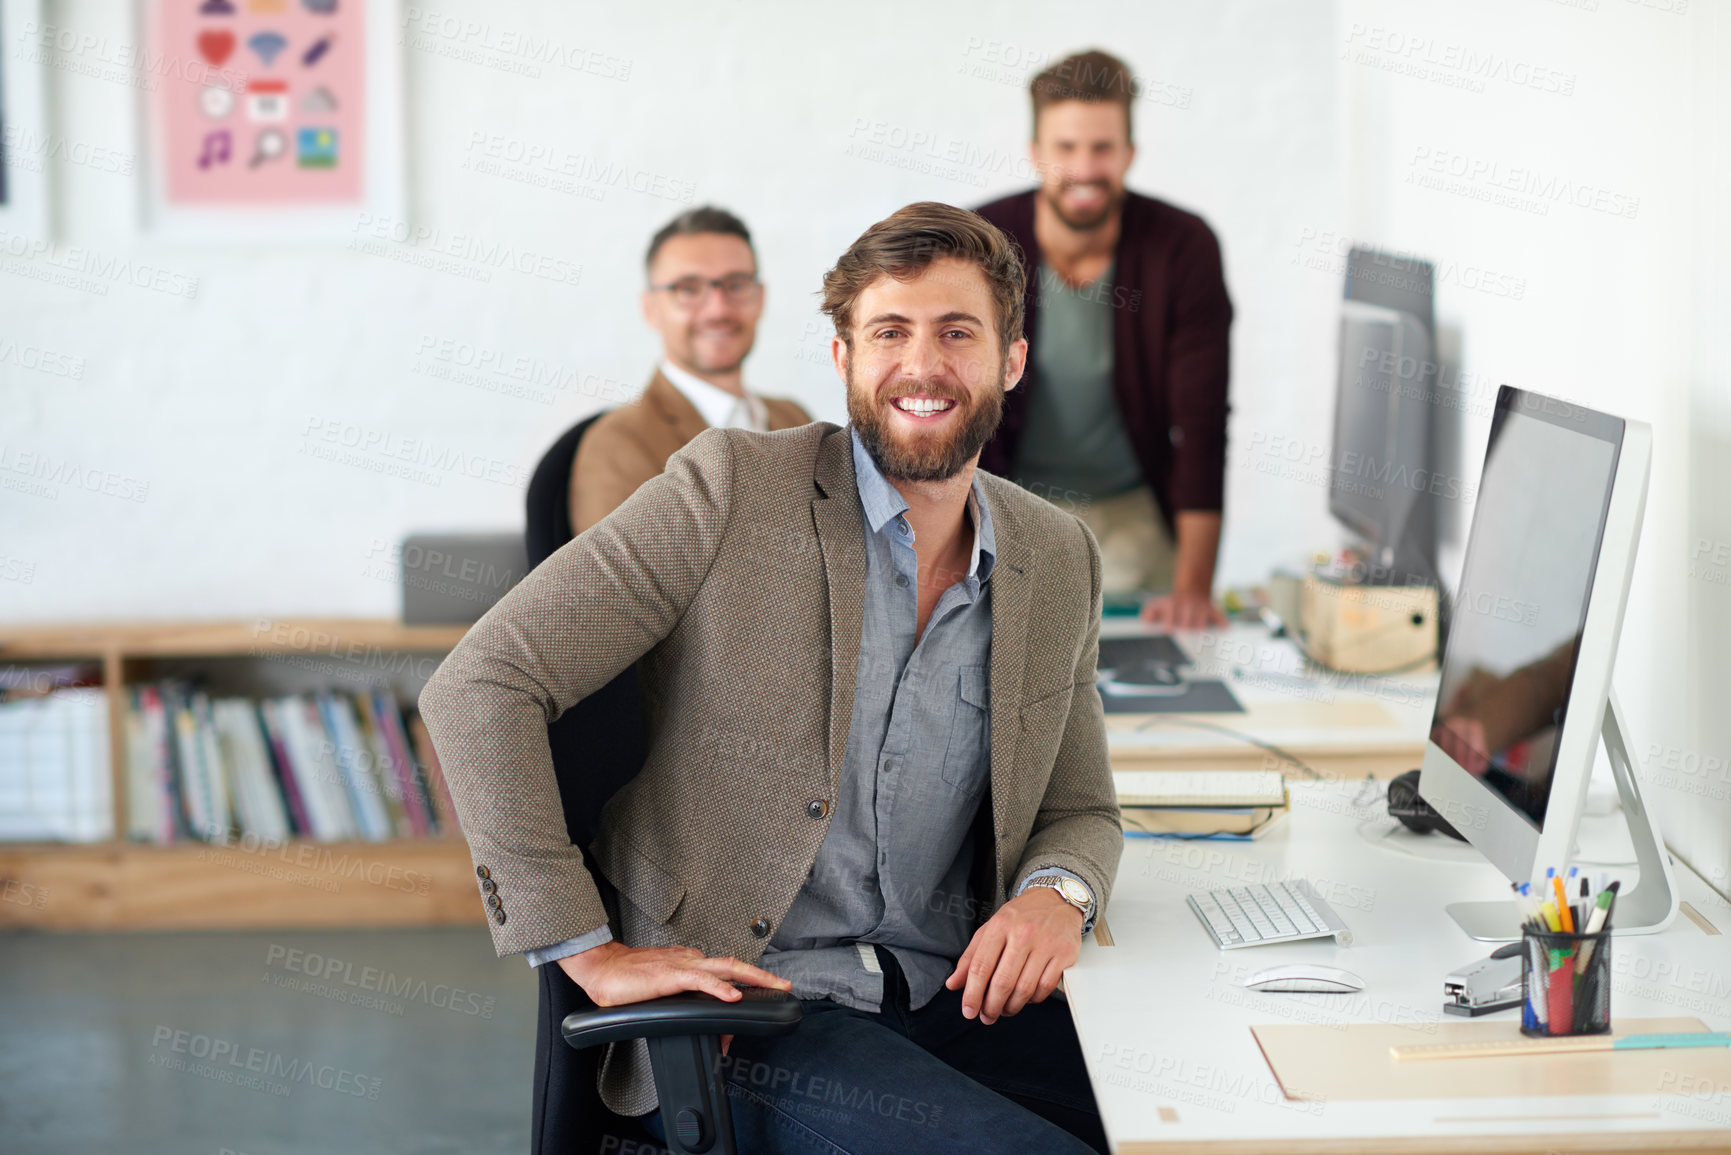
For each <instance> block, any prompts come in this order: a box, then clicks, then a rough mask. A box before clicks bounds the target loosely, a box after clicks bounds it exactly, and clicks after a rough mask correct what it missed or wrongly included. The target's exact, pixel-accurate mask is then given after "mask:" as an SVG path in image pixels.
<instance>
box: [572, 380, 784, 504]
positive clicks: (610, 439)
mask: <svg viewBox="0 0 1731 1155" xmlns="http://www.w3.org/2000/svg"><path fill="white" fill-rule="evenodd" d="M763 406H764V408H765V409H767V410H769V427H770V428H771V429H792V428H793V427H794V426H796V425H805V424H808V423H809V422H810V421H811V415H810V414H809V413H807V412H806V411H805V410H804V409H801V408H800V407H799V405H797V404H796V403H795V402H792V401H784V400H782V399H781V398H779V397H765V398H764V399H763ZM708 428H709V425H708V424H707V423H706V422H705V421H704V420H703V415H702V414H701V413H699V412H698V411H697V406H695V405H693V404H692V403H691V402H690V401H689V400H687V399H686V396H685V394H683V393H681V392H680V391H679V389H678V388H677V387H676V386H675V385H674V384H673V382H671V381H669V380H668V379H667V378H666V377H665V376H663V375H662V373H661V370H659V369H657V370H656V371H655V376H653V377H651V378H650V379H649V385H648V387H647V388H645V389H644V390H643V395H642V396H641V397H639V398H637V400H635V401H633V402H631V403H630V404H629V405H622V406H620V407H619V408H618V409H615V410H613V411H612V412H611V413H604V414H602V415H601V416H600V417H598V418H596V420H595V424H593V425H591V426H590V427H589V432H587V433H585V434H584V435H583V440H582V441H580V442H578V444H577V459H576V461H574V462H572V464H571V528H572V531H573V532H575V533H582V532H583V531H584V530H586V529H588V528H589V527H590V526H592V525H594V524H595V523H596V522H598V521H600V520H601V519H602V518H604V517H606V516H607V515H608V514H610V513H612V512H613V511H614V510H616V509H618V508H619V507H620V506H621V505H622V504H624V502H625V499H626V498H628V497H630V496H631V495H632V494H633V493H636V492H637V487H638V486H640V485H642V484H643V483H644V482H645V481H648V480H649V479H650V478H651V477H654V476H655V475H656V474H658V473H660V472H661V471H662V470H663V469H666V468H667V459H668V458H669V457H672V456H673V455H674V454H675V453H678V452H679V451H680V450H681V449H683V448H684V447H685V446H686V444H687V443H688V442H690V440H691V439H692V438H693V437H696V436H697V435H698V434H699V433H702V432H703V431H704V430H705V429H708Z"/></svg>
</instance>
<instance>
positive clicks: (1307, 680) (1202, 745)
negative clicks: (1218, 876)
mask: <svg viewBox="0 0 1731 1155" xmlns="http://www.w3.org/2000/svg"><path fill="white" fill-rule="evenodd" d="M1148 632H1150V631H1149V630H1148V629H1147V627H1145V626H1143V625H1141V623H1139V622H1137V621H1135V620H1133V619H1124V618H1107V619H1106V620H1105V622H1104V623H1103V625H1102V627H1101V637H1102V638H1110V637H1134V636H1138V635H1142V634H1146V633H1148ZM1172 637H1173V640H1174V641H1176V642H1177V643H1178V646H1179V648H1180V649H1182V650H1183V651H1184V652H1185V654H1186V655H1188V656H1189V657H1190V659H1191V660H1192V662H1193V665H1192V666H1191V667H1190V668H1189V669H1188V670H1187V671H1186V673H1187V674H1188V676H1190V677H1192V678H1216V679H1219V680H1221V681H1224V682H1225V683H1226V684H1227V685H1229V686H1230V687H1231V688H1232V692H1233V694H1235V695H1236V696H1237V698H1238V700H1239V703H1240V704H1241V705H1242V706H1244V709H1245V712H1244V713H1242V714H1152V715H1150V714H1108V715H1106V740H1107V742H1108V743H1109V744H1110V748H1111V751H1112V761H1113V764H1114V765H1115V766H1118V767H1119V768H1121V769H1126V770H1128V769H1156V768H1159V767H1162V766H1168V767H1182V768H1185V769H1204V768H1220V769H1229V768H1262V767H1266V768H1269V769H1273V768H1276V767H1281V768H1284V770H1285V771H1286V773H1287V776H1288V777H1289V778H1291V777H1303V776H1304V775H1303V772H1302V771H1301V770H1299V769H1298V768H1297V767H1295V766H1293V765H1292V764H1291V763H1285V762H1282V761H1281V760H1280V759H1279V758H1278V757H1277V756H1275V755H1273V754H1271V753H1268V752H1266V751H1264V750H1262V749H1259V748H1258V747H1257V746H1256V745H1254V743H1253V742H1252V741H1246V739H1252V740H1254V741H1256V742H1264V743H1270V744H1272V745H1274V746H1278V747H1280V748H1281V749H1282V750H1285V751H1287V752H1288V753H1290V754H1292V755H1293V756H1295V757H1297V758H1300V759H1302V760H1303V761H1304V762H1305V763H1306V764H1307V765H1310V766H1312V767H1313V768H1315V769H1316V770H1317V771H1318V772H1319V773H1321V774H1323V775H1325V776H1328V777H1340V778H1362V777H1364V776H1365V775H1366V774H1367V773H1369V774H1374V775H1375V776H1376V777H1378V778H1389V777H1393V776H1394V775H1395V774H1400V773H1403V772H1405V771H1407V770H1411V769H1413V768H1415V767H1416V766H1418V764H1419V762H1420V760H1421V759H1422V757H1423V752H1424V742H1425V735H1426V733H1427V732H1428V730H1429V729H1430V721H1431V710H1432V707H1433V706H1434V704H1435V702H1436V688H1437V674H1436V672H1435V671H1434V670H1432V671H1429V672H1425V673H1419V674H1410V675H1401V676H1392V677H1381V678H1366V677H1360V676H1355V675H1345V674H1329V673H1327V672H1325V671H1319V670H1317V669H1316V668H1315V667H1313V666H1309V665H1308V664H1307V663H1306V662H1305V661H1304V660H1303V658H1302V657H1301V656H1300V654H1299V652H1298V649H1297V647H1295V646H1294V645H1293V644H1292V643H1291V642H1290V641H1286V640H1284V639H1276V638H1271V637H1269V635H1268V630H1267V629H1265V628H1264V627H1262V626H1260V625H1249V624H1233V625H1230V626H1227V627H1226V628H1225V629H1220V630H1196V631H1183V632H1178V633H1174V634H1173V635H1172Z"/></svg>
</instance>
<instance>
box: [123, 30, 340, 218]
mask: <svg viewBox="0 0 1731 1155" xmlns="http://www.w3.org/2000/svg"><path fill="white" fill-rule="evenodd" d="M362 5H363V0H151V3H149V4H147V5H145V9H146V11H147V12H148V13H149V19H150V21H151V27H150V34H151V49H150V51H149V53H147V54H146V56H145V58H144V60H143V62H142V63H143V66H144V69H145V71H146V73H147V75H149V76H151V77H153V78H154V80H155V83H154V84H153V85H147V86H146V87H147V89H149V88H154V89H155V100H156V111H157V116H158V118H159V123H160V125H161V134H160V139H161V141H162V147H163V149H164V155H163V156H162V158H161V168H162V172H163V175H164V196H165V200H166V203H168V204H170V205H174V206H179V207H187V206H195V205H207V206H215V205H249V206H268V205H296V206H330V205H340V204H345V203H359V202H360V201H361V200H362V196H363V180H362V178H363V173H362V168H363V166H364V162H365V159H366V139H365V133H366V111H367V110H366V105H365V101H366V43H365V32H366V21H365V20H364V18H363V17H364V15H365V13H364V11H363V10H362Z"/></svg>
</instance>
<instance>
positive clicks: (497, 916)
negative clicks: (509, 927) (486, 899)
mask: <svg viewBox="0 0 1731 1155" xmlns="http://www.w3.org/2000/svg"><path fill="white" fill-rule="evenodd" d="M493 921H494V922H496V923H498V924H499V925H500V926H504V925H505V912H504V911H503V910H495V911H494V912H493Z"/></svg>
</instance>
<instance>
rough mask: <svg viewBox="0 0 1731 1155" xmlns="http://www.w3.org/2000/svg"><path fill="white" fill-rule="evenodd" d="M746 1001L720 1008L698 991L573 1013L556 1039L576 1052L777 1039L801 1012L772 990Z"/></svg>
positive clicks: (745, 990)
mask: <svg viewBox="0 0 1731 1155" xmlns="http://www.w3.org/2000/svg"><path fill="white" fill-rule="evenodd" d="M740 994H742V995H743V996H744V997H743V998H741V999H740V1000H739V1001H738V1002H736V1003H728V1002H723V1001H722V1000H720V999H718V998H716V997H715V996H714V995H709V994H704V993H702V992H701V991H687V992H685V993H684V994H678V995H668V996H666V997H665V998H659V999H649V1000H647V1001H645V1002H641V1003H626V1004H624V1005H623V1006H617V1007H597V1008H596V1009H595V1010H592V1011H573V1012H572V1013H571V1014H568V1015H566V1016H565V1021H564V1022H563V1023H561V1024H560V1027H559V1033H560V1034H561V1035H563V1036H564V1038H565V1042H566V1044H567V1045H568V1046H571V1047H574V1048H576V1049H577V1050H582V1049H583V1048H585V1047H598V1046H601V1045H602V1044H603V1043H617V1042H623V1041H624V1040H627V1039H664V1038H671V1037H675V1036H680V1035H781V1034H786V1033H787V1032H788V1031H791V1030H793V1029H794V1028H795V1027H797V1026H798V1025H799V1020H800V1016H801V1015H802V1014H803V1012H804V1009H805V1008H804V1006H803V1005H802V1004H801V1003H800V1001H799V999H797V998H795V997H794V996H793V995H790V994H787V993H786V992H784V991H778V990H775V989H774V988H772V987H741V988H740Z"/></svg>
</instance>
